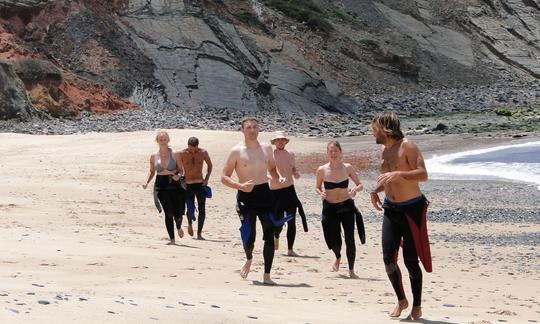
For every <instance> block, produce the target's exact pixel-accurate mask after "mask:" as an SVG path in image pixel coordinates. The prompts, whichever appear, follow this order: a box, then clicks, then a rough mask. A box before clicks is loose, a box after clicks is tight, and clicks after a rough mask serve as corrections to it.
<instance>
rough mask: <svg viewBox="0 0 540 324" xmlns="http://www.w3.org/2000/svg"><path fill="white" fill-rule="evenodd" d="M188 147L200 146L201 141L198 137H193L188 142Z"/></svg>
mask: <svg viewBox="0 0 540 324" xmlns="http://www.w3.org/2000/svg"><path fill="white" fill-rule="evenodd" d="M187 145H189V146H199V139H198V138H197V137H194V136H192V137H190V138H189V139H188V140H187Z"/></svg>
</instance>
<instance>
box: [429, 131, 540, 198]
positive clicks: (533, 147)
mask: <svg viewBox="0 0 540 324" xmlns="http://www.w3.org/2000/svg"><path fill="white" fill-rule="evenodd" d="M425 162H426V168H427V170H428V173H429V175H430V177H431V178H433V179H445V180H452V179H456V180H464V179H466V180H486V179H499V180H509V181H519V182H526V183H530V184H535V185H536V186H537V188H538V190H540V141H535V142H528V143H522V144H514V145H503V146H496V147H491V148H486V149H479V150H473V151H464V152H458V153H452V154H444V155H439V156H433V157H431V158H429V159H427V160H426V161H425Z"/></svg>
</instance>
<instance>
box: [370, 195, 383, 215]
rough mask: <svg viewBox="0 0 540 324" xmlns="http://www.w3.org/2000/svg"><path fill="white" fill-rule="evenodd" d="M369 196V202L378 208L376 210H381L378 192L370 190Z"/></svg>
mask: <svg viewBox="0 0 540 324" xmlns="http://www.w3.org/2000/svg"><path fill="white" fill-rule="evenodd" d="M369 196H370V198H371V204H372V205H373V207H374V208H375V209H376V210H378V211H381V210H382V203H381V199H380V198H379V194H378V193H376V192H371V193H370V194H369Z"/></svg>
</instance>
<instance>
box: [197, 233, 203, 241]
mask: <svg viewBox="0 0 540 324" xmlns="http://www.w3.org/2000/svg"><path fill="white" fill-rule="evenodd" d="M197 240H201V241H204V240H205V238H204V237H203V236H202V235H201V234H200V233H198V234H197Z"/></svg>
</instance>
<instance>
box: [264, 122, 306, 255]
mask: <svg viewBox="0 0 540 324" xmlns="http://www.w3.org/2000/svg"><path fill="white" fill-rule="evenodd" d="M270 143H271V144H272V145H274V146H275V147H276V148H275V149H274V160H275V161H276V169H277V172H278V174H279V176H280V177H283V178H285V181H284V182H282V183H279V182H270V189H272V193H273V194H274V198H275V202H276V212H275V215H276V217H280V218H281V217H283V216H284V214H285V213H286V215H293V218H292V219H291V220H289V221H287V247H288V251H287V255H288V256H293V257H296V256H298V254H296V252H294V250H293V245H294V239H295V237H296V217H295V216H296V209H297V207H299V205H300V201H299V200H298V196H297V195H296V190H295V189H294V179H298V178H300V173H298V171H297V170H296V166H295V164H294V153H293V152H289V151H287V150H286V149H285V145H287V143H289V139H288V138H287V137H286V136H285V135H284V134H283V133H281V132H279V133H278V134H277V135H276V136H274V138H272V140H271V141H270ZM293 177H294V178H293ZM282 229H283V226H280V227H276V229H275V239H274V248H275V249H276V250H277V249H278V248H279V234H280V233H281V231H282Z"/></svg>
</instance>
